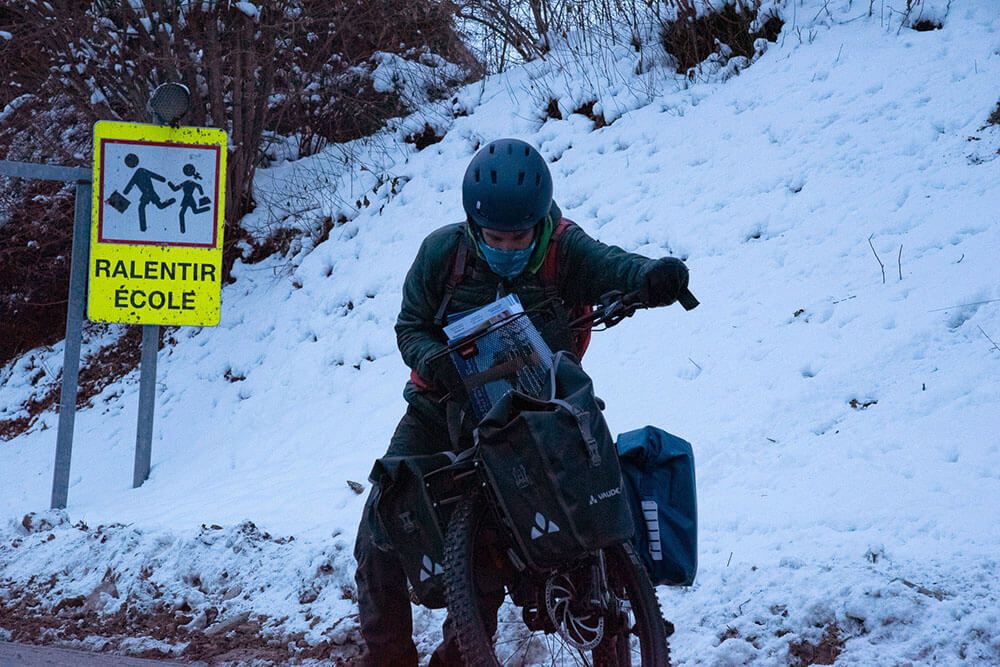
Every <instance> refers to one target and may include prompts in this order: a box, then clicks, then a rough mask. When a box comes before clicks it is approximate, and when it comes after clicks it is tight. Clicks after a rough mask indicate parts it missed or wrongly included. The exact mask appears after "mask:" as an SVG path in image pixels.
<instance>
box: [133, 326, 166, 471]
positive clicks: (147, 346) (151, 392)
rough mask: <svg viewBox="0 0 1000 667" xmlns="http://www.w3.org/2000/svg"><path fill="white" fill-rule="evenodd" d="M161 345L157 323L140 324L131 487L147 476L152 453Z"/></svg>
mask: <svg viewBox="0 0 1000 667" xmlns="http://www.w3.org/2000/svg"><path fill="white" fill-rule="evenodd" d="M159 347H160V325H159V324H144V325H142V357H141V359H140V360H139V425H138V428H137V430H136V436H135V467H134V468H133V471H132V488H133V489H137V488H139V487H140V486H142V483H143V482H145V481H146V480H147V479H148V478H149V465H150V461H151V459H152V456H153V412H154V410H155V408H156V355H157V352H158V351H159Z"/></svg>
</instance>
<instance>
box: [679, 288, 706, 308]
mask: <svg viewBox="0 0 1000 667" xmlns="http://www.w3.org/2000/svg"><path fill="white" fill-rule="evenodd" d="M677 303H679V304H681V305H682V306H684V310H694V309H695V308H697V307H698V304H699V303H701V302H700V301H698V299H696V298H695V296H694V294H691V290H689V289H688V288H686V287H685V288H684V291H683V292H681V295H680V296H679V297H677Z"/></svg>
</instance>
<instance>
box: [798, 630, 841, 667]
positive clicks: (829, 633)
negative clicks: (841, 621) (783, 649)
mask: <svg viewBox="0 0 1000 667" xmlns="http://www.w3.org/2000/svg"><path fill="white" fill-rule="evenodd" d="M843 650H844V640H843V639H842V638H841V636H840V628H839V627H838V626H837V624H836V623H831V624H830V625H828V626H826V631H825V632H824V633H823V636H822V637H821V638H820V640H819V642H818V643H816V644H811V643H809V642H807V641H805V640H803V641H800V642H792V643H790V644H789V645H788V663H789V665H791V666H792V667H806V666H807V665H832V664H833V663H835V662H836V661H837V656H839V655H840V653H841V652H842V651H843Z"/></svg>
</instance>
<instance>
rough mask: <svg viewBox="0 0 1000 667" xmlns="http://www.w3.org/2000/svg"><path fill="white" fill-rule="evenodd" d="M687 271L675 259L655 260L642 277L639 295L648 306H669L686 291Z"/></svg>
mask: <svg viewBox="0 0 1000 667" xmlns="http://www.w3.org/2000/svg"><path fill="white" fill-rule="evenodd" d="M687 286H688V269H687V267H686V266H685V265H684V262H682V261H681V260H679V259H677V258H676V257H664V258H663V259H658V260H655V261H654V262H653V263H652V264H651V265H650V267H649V268H648V269H646V273H645V275H644V276H643V284H642V288H641V289H640V295H641V297H642V301H643V303H645V304H646V305H648V306H669V305H670V304H672V303H673V302H674V301H677V299H678V297H680V296H681V294H683V293H684V292H686V291H687Z"/></svg>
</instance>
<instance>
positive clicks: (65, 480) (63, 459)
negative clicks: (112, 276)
mask: <svg viewBox="0 0 1000 667" xmlns="http://www.w3.org/2000/svg"><path fill="white" fill-rule="evenodd" d="M81 171H83V170H81ZM92 192H93V186H92V184H91V183H90V179H89V174H88V179H87V180H86V181H80V182H78V183H77V185H76V213H75V214H74V217H73V254H72V258H71V260H70V273H69V305H68V306H67V309H66V349H65V351H64V354H63V376H62V389H61V392H60V397H59V430H58V433H57V435H56V465H55V471H54V472H53V474H52V509H64V508H65V507H66V500H67V497H68V495H69V465H70V458H71V456H72V453H73V426H74V424H75V423H76V395H77V389H78V381H79V379H80V341H81V339H82V337H83V315H84V309H85V307H86V304H87V264H88V262H89V260H90V207H91V196H92Z"/></svg>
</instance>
